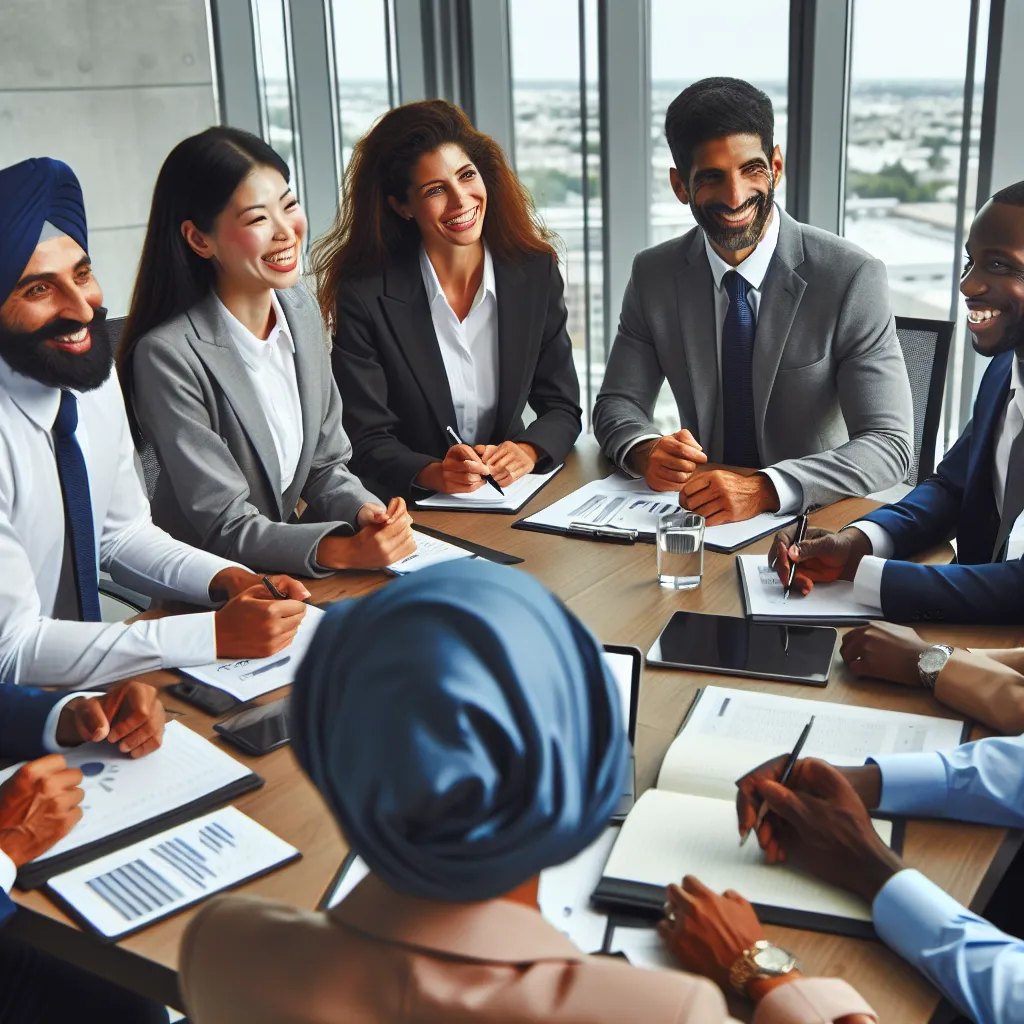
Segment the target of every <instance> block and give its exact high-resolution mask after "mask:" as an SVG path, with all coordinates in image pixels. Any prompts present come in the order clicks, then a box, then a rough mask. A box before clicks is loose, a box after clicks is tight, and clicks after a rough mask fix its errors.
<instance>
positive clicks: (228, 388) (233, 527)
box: [131, 284, 378, 576]
mask: <svg viewBox="0 0 1024 1024" xmlns="http://www.w3.org/2000/svg"><path fill="white" fill-rule="evenodd" d="M277 295H278V299H279V300H280V303H281V308H282V310H283V311H284V315H285V319H286V320H287V321H288V327H289V330H290V332H291V335H292V340H293V341H294V343H295V376H296V379H297V381H298V385H299V399H300V402H301V405H302V451H301V453H300V455H299V462H298V465H297V466H296V468H295V477H294V479H293V480H292V482H291V484H290V486H289V487H288V490H287V492H286V493H285V494H281V493H280V479H281V470H280V466H279V465H278V460H277V452H276V450H275V448H274V441H273V438H272V437H271V434H270V427H269V426H268V424H267V419H266V417H265V416H264V414H263V411H262V410H261V408H260V405H259V401H258V399H257V397H256V391H255V389H254V388H253V386H252V384H251V382H250V380H249V376H248V374H247V372H246V369H245V364H244V363H243V362H242V357H241V356H240V355H239V353H238V350H237V349H236V348H235V345H234V343H233V342H232V340H231V336H230V334H229V333H228V328H227V325H226V324H225V323H224V321H223V319H222V317H221V314H220V312H219V311H218V308H217V303H216V299H215V298H214V296H213V295H212V294H211V295H209V296H208V297H207V298H205V299H204V300H203V301H202V302H198V303H196V305H195V306H193V307H192V308H191V309H190V310H188V311H187V312H186V313H183V314H181V315H180V316H177V317H174V318H173V319H172V320H169V321H167V322H166V323H164V324H161V325H160V326H159V327H157V328H155V329H154V330H152V331H150V332H149V333H148V334H146V335H145V336H143V337H142V338H141V339H140V340H139V343H138V346H137V347H136V349H135V353H134V357H133V360H132V368H131V372H132V383H133V387H134V411H135V415H136V416H137V418H138V421H139V424H140V426H141V427H142V431H143V434H144V435H145V437H146V440H147V441H149V442H150V443H151V444H152V445H153V447H154V448H155V449H156V454H157V457H158V459H159V461H160V467H161V471H160V476H159V478H158V479H157V483H156V491H155V493H154V495H153V521H154V522H155V523H156V524H157V525H159V526H161V527H163V529H165V530H166V531H167V532H168V533H170V534H171V535H172V536H173V537H177V538H178V539H179V540H183V541H186V542H187V543H189V544H192V545H194V546H195V547H201V548H205V549H206V550H207V551H213V552H215V553H216V554H218V555H222V556H223V557H224V558H230V559H233V560H234V561H237V562H241V563H243V564H244V565H248V566H250V567H251V568H253V569H255V570H257V571H259V572H284V573H295V574H298V575H302V576H325V575H327V573H328V572H329V571H330V570H327V569H324V568H323V567H322V566H320V565H319V564H318V563H317V562H316V549H317V545H318V544H319V543H320V541H321V539H322V538H323V537H325V536H327V535H328V534H331V533H340V534H346V535H348V534H351V533H353V532H355V528H356V527H355V522H356V515H357V514H358V512H359V509H360V507H361V506H362V505H363V504H365V503H366V502H370V501H374V502H375V501H378V499H377V498H376V497H375V496H374V495H373V494H371V493H370V492H369V491H368V490H366V489H365V488H364V487H363V485H362V484H361V483H360V482H359V480H358V478H357V477H355V476H354V475H353V474H352V473H350V472H349V470H348V461H349V457H350V456H351V454H352V446H351V445H350V444H349V440H348V437H347V436H346V434H345V431H344V429H343V428H342V425H341V396H340V395H339V394H338V388H337V385H336V384H335V383H334V377H333V375H332V374H331V360H330V342H329V340H328V338H327V333H326V331H325V330H324V326H323V321H322V319H321V317H320V310H319V308H318V307H317V305H316V303H315V302H314V301H313V298H312V296H311V295H310V294H309V293H308V292H307V291H306V289H305V288H304V287H303V286H302V285H301V284H299V285H296V286H295V287H294V288H289V289H287V290H282V291H279V292H278V293H277ZM299 498H302V500H303V501H305V502H306V505H307V508H306V510H305V512H304V513H303V515H302V519H301V521H296V520H295V507H296V504H297V503H298V500H299Z"/></svg>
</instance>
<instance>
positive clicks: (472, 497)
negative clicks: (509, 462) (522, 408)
mask: <svg viewBox="0 0 1024 1024" xmlns="http://www.w3.org/2000/svg"><path fill="white" fill-rule="evenodd" d="M561 468H562V467H561V466H556V467H555V468H554V469H553V470H551V472H550V473H527V474H526V476H521V477H520V478H519V479H518V480H516V481H515V483H512V484H509V485H508V487H503V488H502V490H503V491H504V492H505V493H504V494H499V493H498V492H497V491H496V490H495V489H494V488H493V487H492V486H491V485H490V484H484V485H483V487H478V488H477V489H476V490H475V491H472V492H470V493H469V494H440V493H438V494H432V495H431V496H430V497H429V498H424V499H423V500H422V501H417V502H416V507H417V508H423V509H446V510H447V511H449V512H506V513H512V512H518V511H519V510H520V509H521V508H522V507H523V506H524V505H525V504H526V503H527V502H528V501H529V500H530V499H531V498H532V497H533V496H534V495H535V494H536V493H537V492H538V491H539V490H540V489H541V488H542V487H543V486H544V485H545V484H546V483H547V482H548V481H549V480H550V479H551V478H552V477H553V476H554V475H555V474H556V473H557V472H558V471H559V470H560V469H561Z"/></svg>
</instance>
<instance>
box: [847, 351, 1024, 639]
mask: <svg viewBox="0 0 1024 1024" xmlns="http://www.w3.org/2000/svg"><path fill="white" fill-rule="evenodd" d="M1013 358H1014V354H1013V353H1012V352H1007V353H1005V354H1004V355H1001V356H997V357H996V358H995V359H993V360H992V363H991V365H990V366H989V367H988V369H987V370H986V371H985V375H984V377H982V379H981V385H980V387H979V388H978V397H977V398H976V399H975V402H974V416H973V417H972V419H971V422H970V423H969V424H968V425H967V429H966V430H964V432H963V434H961V435H960V438H959V439H958V440H957V442H956V444H955V445H953V447H952V448H951V449H950V450H949V453H948V454H947V455H946V457H945V458H944V459H943V460H942V462H941V463H940V464H939V467H938V469H937V470H936V471H935V475H934V476H931V477H929V478H928V479H927V480H925V481H924V483H922V484H919V485H918V486H917V487H915V488H914V489H913V490H912V491H911V492H910V494H908V495H907V496H906V497H905V498H904V499H903V500H902V501H900V502H898V503H897V504H895V505H887V506H886V507H885V508H881V509H879V510H878V511H877V512H872V513H871V514H870V515H867V516H864V518H865V519H867V520H869V521H870V522H873V523H877V524H878V525H879V526H881V527H882V528H883V529H884V530H885V532H886V533H888V534H889V536H890V537H892V540H893V544H894V545H895V550H894V552H893V558H892V559H891V560H889V561H888V562H886V565H885V569H884V571H883V572H882V613H883V614H884V616H885V617H886V618H887V619H894V620H896V621H897V622H918V621H922V620H932V621H950V622H964V623H968V622H979V623H1020V622H1024V561H1012V562H992V561H991V558H992V548H993V546H994V544H995V540H996V534H997V533H998V532H999V513H998V511H997V510H996V500H995V495H994V493H993V489H992V462H993V459H994V457H995V449H996V441H997V438H998V434H999V429H1000V427H1001V425H1002V422H1003V413H1004V411H1005V409H1006V400H1007V396H1008V394H1009V390H1010V372H1011V369H1012V366H1013ZM953 537H956V542H957V560H956V562H955V563H954V564H953V565H941V566H939V565H917V564H916V563H914V562H905V561H897V559H905V558H909V557H910V556H911V555H914V554H916V553H917V552H919V551H924V550H925V549H927V548H930V547H932V546H933V545H935V544H938V543H940V542H941V541H944V540H950V539H951V538H953Z"/></svg>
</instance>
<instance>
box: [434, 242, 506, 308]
mask: <svg viewBox="0 0 1024 1024" xmlns="http://www.w3.org/2000/svg"><path fill="white" fill-rule="evenodd" d="M481 244H482V245H483V247H484V276H483V277H482V278H481V280H480V287H479V288H478V289H477V291H476V295H474V296H473V304H472V305H471V306H470V307H469V312H470V313H472V312H473V310H475V309H476V308H477V307H478V306H479V305H480V303H481V302H483V301H484V299H485V298H486V297H487V296H488V295H493V296H494V297H495V299H497V297H498V290H497V287H496V285H495V281H494V260H493V259H492V258H491V251H490V249H488V248H487V243H486V242H483V243H481ZM420 274H421V275H422V277H423V287H424V288H426V289H427V301H428V302H429V303H430V305H431V306H432V305H433V304H434V302H435V301H436V300H438V299H440V301H442V302H443V303H444V304H445V305H446V306H448V308H449V309H451V305H450V304H449V302H448V298H447V296H446V295H445V293H444V289H443V288H442V287H441V282H440V281H439V280H438V279H437V271H436V270H435V269H434V264H433V263H431V262H430V257H429V256H428V255H427V250H426V249H425V248H424V247H423V246H422V245H421V246H420ZM452 313H453V315H454V310H452ZM467 315H468V314H467Z"/></svg>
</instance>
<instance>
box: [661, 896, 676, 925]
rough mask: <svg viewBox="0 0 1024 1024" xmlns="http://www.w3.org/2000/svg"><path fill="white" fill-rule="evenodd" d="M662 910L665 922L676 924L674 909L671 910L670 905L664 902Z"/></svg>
mask: <svg viewBox="0 0 1024 1024" xmlns="http://www.w3.org/2000/svg"><path fill="white" fill-rule="evenodd" d="M662 910H663V911H664V913H665V920H666V921H668V923H669V924H675V923H676V912H675V909H674V908H673V906H672V904H671V903H669V902H668V901H667V900H666V901H665V903H664V905H663V906H662Z"/></svg>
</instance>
